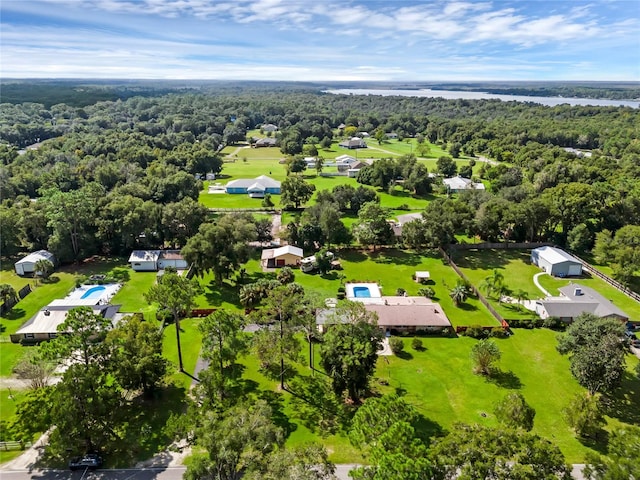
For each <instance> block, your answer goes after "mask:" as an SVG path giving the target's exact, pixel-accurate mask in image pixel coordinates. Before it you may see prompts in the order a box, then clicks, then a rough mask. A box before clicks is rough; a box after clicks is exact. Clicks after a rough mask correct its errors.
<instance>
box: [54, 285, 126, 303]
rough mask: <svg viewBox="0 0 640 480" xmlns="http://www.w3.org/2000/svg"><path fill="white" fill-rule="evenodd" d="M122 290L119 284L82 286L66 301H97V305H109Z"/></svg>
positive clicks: (68, 296)
mask: <svg viewBox="0 0 640 480" xmlns="http://www.w3.org/2000/svg"><path fill="white" fill-rule="evenodd" d="M119 289H120V284H118V283H105V284H104V285H81V286H79V287H78V288H76V289H75V290H74V291H73V292H71V293H70V294H69V295H67V296H66V300H95V304H96V305H97V304H98V303H107V302H108V301H109V300H111V297H113V296H114V295H115V294H116V292H117V291H118V290H119Z"/></svg>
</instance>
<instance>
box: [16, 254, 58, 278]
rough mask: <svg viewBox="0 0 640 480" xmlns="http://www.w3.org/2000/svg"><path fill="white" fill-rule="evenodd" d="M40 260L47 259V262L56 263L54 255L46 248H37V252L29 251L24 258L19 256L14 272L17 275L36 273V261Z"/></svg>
mask: <svg viewBox="0 0 640 480" xmlns="http://www.w3.org/2000/svg"><path fill="white" fill-rule="evenodd" d="M40 260H48V261H49V262H51V263H53V265H55V264H56V257H55V255H54V254H53V253H51V252H49V251H48V250H38V251H37V252H33V253H30V254H29V255H27V256H26V257H24V258H21V259H20V260H18V261H17V262H16V263H15V265H14V266H15V269H16V273H17V274H18V275H29V274H33V273H36V263H38V262H39V261H40Z"/></svg>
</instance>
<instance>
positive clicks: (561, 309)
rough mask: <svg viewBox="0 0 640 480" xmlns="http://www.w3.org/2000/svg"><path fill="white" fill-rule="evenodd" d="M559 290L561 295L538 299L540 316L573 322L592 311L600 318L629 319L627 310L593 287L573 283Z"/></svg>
mask: <svg viewBox="0 0 640 480" xmlns="http://www.w3.org/2000/svg"><path fill="white" fill-rule="evenodd" d="M559 290H560V293H561V296H559V297H547V298H545V299H543V300H538V301H536V313H538V315H540V318H543V319H544V318H549V317H557V318H559V319H561V320H562V321H564V322H572V321H573V320H574V319H575V318H576V317H578V316H579V315H581V314H583V313H592V314H594V315H596V316H598V317H600V318H614V319H616V320H620V321H621V322H625V323H626V322H628V321H629V315H628V314H627V313H626V312H624V311H623V310H622V309H620V308H618V307H617V306H616V305H614V304H613V302H612V301H611V300H608V299H607V298H605V297H604V296H602V295H601V294H599V293H598V292H596V291H595V290H594V289H592V288H589V287H585V286H583V285H579V284H577V283H572V284H570V285H567V286H566V287H562V288H560V289H559Z"/></svg>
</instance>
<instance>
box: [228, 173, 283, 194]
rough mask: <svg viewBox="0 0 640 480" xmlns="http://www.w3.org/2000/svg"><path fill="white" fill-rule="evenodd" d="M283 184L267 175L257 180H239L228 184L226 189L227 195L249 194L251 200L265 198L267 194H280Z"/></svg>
mask: <svg viewBox="0 0 640 480" xmlns="http://www.w3.org/2000/svg"><path fill="white" fill-rule="evenodd" d="M280 185H281V183H280V182H279V181H277V180H274V179H273V178H271V177H267V176H266V175H260V176H259V177H256V178H239V179H237V180H232V181H230V182H228V183H227V185H226V187H225V189H226V191H227V193H232V194H242V193H246V194H249V196H250V197H251V198H263V197H264V196H265V194H267V193H270V194H276V195H279V194H280Z"/></svg>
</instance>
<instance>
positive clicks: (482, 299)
mask: <svg viewBox="0 0 640 480" xmlns="http://www.w3.org/2000/svg"><path fill="white" fill-rule="evenodd" d="M439 250H440V254H441V255H442V257H443V258H444V259H445V260H446V261H447V263H448V264H449V265H450V266H451V268H453V270H454V271H455V272H456V273H457V274H458V276H459V277H460V278H462V279H463V280H464V281H465V282H466V283H467V284H468V285H470V286H471V290H473V293H474V294H475V295H476V296H477V297H478V300H480V303H482V304H483V305H484V306H485V307H487V310H489V313H491V315H493V317H494V318H495V319H496V320H497V321H498V323H499V324H500V325H502V327H503V328H509V324H508V323H507V321H506V320H505V319H504V318H503V317H502V315H500V314H499V313H498V312H496V310H495V308H493V307H492V306H491V304H490V303H489V302H488V301H487V299H486V298H485V297H484V295H482V293H480V291H479V290H478V289H477V288H476V287H475V285H474V284H473V283H471V282H470V281H469V279H468V278H467V277H466V275H465V274H464V273H462V270H460V269H459V268H458V266H457V265H456V264H455V262H454V261H453V260H451V257H449V255H447V252H445V251H444V250H443V249H442V248H440V249H439ZM482 328H483V330H484V329H491V328H493V327H487V326H483V327H482ZM464 330H466V327H465V328H464V329H462V330H461V331H464ZM456 332H458V328H457V327H456Z"/></svg>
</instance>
